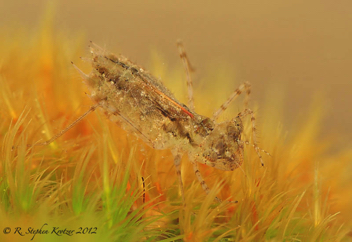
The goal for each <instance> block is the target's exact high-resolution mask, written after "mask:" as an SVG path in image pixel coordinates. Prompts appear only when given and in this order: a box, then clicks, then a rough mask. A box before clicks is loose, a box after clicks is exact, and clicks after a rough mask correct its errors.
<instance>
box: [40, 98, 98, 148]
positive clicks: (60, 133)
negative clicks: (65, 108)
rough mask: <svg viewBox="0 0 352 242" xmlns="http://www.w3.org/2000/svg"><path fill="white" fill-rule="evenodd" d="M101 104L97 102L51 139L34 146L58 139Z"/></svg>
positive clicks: (47, 143)
mask: <svg viewBox="0 0 352 242" xmlns="http://www.w3.org/2000/svg"><path fill="white" fill-rule="evenodd" d="M98 106H99V104H96V105H94V106H91V107H90V109H89V110H88V111H87V112H85V113H84V114H83V115H82V116H80V117H79V118H78V119H76V120H75V121H74V122H73V123H71V124H70V125H69V126H67V127H66V128H65V129H63V130H61V132H59V133H58V134H56V135H55V136H53V137H52V138H51V139H49V140H47V141H45V142H43V143H37V144H34V146H41V145H49V144H51V143H52V142H54V141H55V140H56V139H58V138H59V137H61V136H62V135H63V134H65V133H66V132H67V131H69V130H70V129H71V128H72V127H73V126H75V125H76V124H77V123H78V122H79V121H81V120H82V119H83V118H85V117H86V116H87V115H88V114H90V113H91V112H93V111H94V110H95V109H96V108H97V107H98Z"/></svg>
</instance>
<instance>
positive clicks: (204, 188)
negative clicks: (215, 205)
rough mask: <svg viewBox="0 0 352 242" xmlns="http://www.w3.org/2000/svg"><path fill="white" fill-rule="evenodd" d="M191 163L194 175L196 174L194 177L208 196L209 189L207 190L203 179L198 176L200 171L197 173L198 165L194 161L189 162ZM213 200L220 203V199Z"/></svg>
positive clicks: (200, 175)
mask: <svg viewBox="0 0 352 242" xmlns="http://www.w3.org/2000/svg"><path fill="white" fill-rule="evenodd" d="M191 162H192V165H193V169H194V173H195V174H196V177H197V178H198V181H199V182H200V185H202V188H203V190H204V191H205V192H206V193H207V194H209V192H210V189H209V187H208V185H207V184H206V183H205V181H204V179H203V177H202V174H200V171H199V168H198V163H197V162H196V161H194V160H191ZM215 200H216V201H217V202H221V199H220V198H218V197H215Z"/></svg>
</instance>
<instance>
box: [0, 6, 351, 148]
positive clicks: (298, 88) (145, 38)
mask: <svg viewBox="0 0 352 242" xmlns="http://www.w3.org/2000/svg"><path fill="white" fill-rule="evenodd" d="M55 5H56V7H55V8H56V16H55V18H54V19H55V27H56V28H57V29H58V30H65V31H66V30H67V31H68V32H69V33H72V34H77V32H80V33H85V34H86V37H87V39H89V40H94V42H96V43H99V44H101V45H106V46H107V47H108V48H109V49H111V50H113V51H116V50H118V52H123V53H124V54H126V55H127V56H128V57H130V58H131V59H133V60H134V61H135V62H137V63H140V64H141V65H142V66H148V63H149V62H148V61H149V60H150V53H151V52H150V50H151V49H157V50H158V51H159V52H161V53H162V54H163V56H164V57H165V58H167V63H169V64H170V65H180V62H179V59H178V54H177V51H176V47H175V41H176V39H178V38H182V39H183V40H184V42H185V45H186V48H187V52H188V54H189V56H190V58H191V60H192V63H193V64H194V65H195V66H196V68H197V80H201V79H202V75H203V74H204V73H207V71H204V70H209V68H211V67H212V66H217V65H220V64H224V63H226V65H225V66H226V68H228V70H229V72H230V73H232V74H233V75H234V76H235V77H236V82H241V81H242V80H246V81H249V82H251V83H252V85H253V96H252V98H253V99H254V100H255V101H256V102H257V103H259V104H260V102H261V101H262V100H264V97H265V95H266V94H265V93H266V92H265V90H267V89H269V88H272V87H273V86H279V87H280V88H278V89H277V90H278V91H280V92H281V91H282V92H284V95H285V98H284V99H285V100H284V102H285V110H286V111H285V119H284V123H285V125H286V127H287V128H288V129H289V127H290V125H291V123H293V122H294V120H296V118H297V117H302V116H304V115H305V114H306V112H307V107H309V104H310V103H311V102H312V100H313V97H314V94H315V93H322V94H323V95H325V103H323V104H322V105H326V107H327V110H328V115H327V117H326V118H325V120H324V129H325V130H324V131H326V132H324V134H325V133H328V134H335V135H337V136H338V140H337V141H336V144H337V146H340V145H350V144H351V141H352V140H351V138H350V137H351V135H352V127H351V126H352V125H351V117H352V112H351V103H352V97H351V89H352V79H351V78H352V73H351V72H352V71H351V69H352V68H351V67H352V66H351V64H352V44H351V43H352V2H351V1H350V0H340V1H330V0H319V1H318V0H308V1H307V0H295V1H281V0H269V1H261V0H252V1H244V0H237V1H233V0H227V1H205V0H193V1H185V0H184V1H165V0H164V1H160V0H158V1H157V0H130V1H112V0H111V1H83V0H79V1H72V0H71V1H68V0H62V1H56V3H55ZM46 6H47V1H38V0H37V1H24V0H22V1H1V3H0V25H3V26H11V25H13V24H14V23H17V24H21V25H22V24H23V25H24V26H28V27H35V26H37V24H38V23H39V22H40V20H41V19H42V16H43V13H44V11H45V9H46ZM208 72H209V71H208ZM197 80H196V81H195V82H196V83H195V86H196V87H197ZM220 82H221V80H219V83H220ZM198 86H199V85H198ZM282 86H283V87H284V88H283V89H281V87H282ZM225 90H226V89H225ZM226 96H227V94H226Z"/></svg>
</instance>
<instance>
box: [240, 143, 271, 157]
mask: <svg viewBox="0 0 352 242" xmlns="http://www.w3.org/2000/svg"><path fill="white" fill-rule="evenodd" d="M244 143H245V144H246V145H251V146H253V148H254V147H255V146H254V144H251V143H249V141H245V142H244ZM259 150H260V151H261V152H263V153H265V154H266V155H268V156H272V155H271V154H270V153H269V152H268V151H266V150H263V149H261V148H260V147H259Z"/></svg>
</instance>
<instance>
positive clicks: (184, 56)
mask: <svg viewBox="0 0 352 242" xmlns="http://www.w3.org/2000/svg"><path fill="white" fill-rule="evenodd" d="M177 48H178V52H179V54H180V58H181V60H182V62H183V67H184V68H185V71H186V76H187V87H188V107H189V108H190V109H191V111H194V100H193V83H192V78H191V71H193V70H194V69H193V68H192V66H191V64H190V62H189V60H188V57H187V54H186V52H185V49H184V47H183V43H182V41H181V40H178V41H177Z"/></svg>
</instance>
